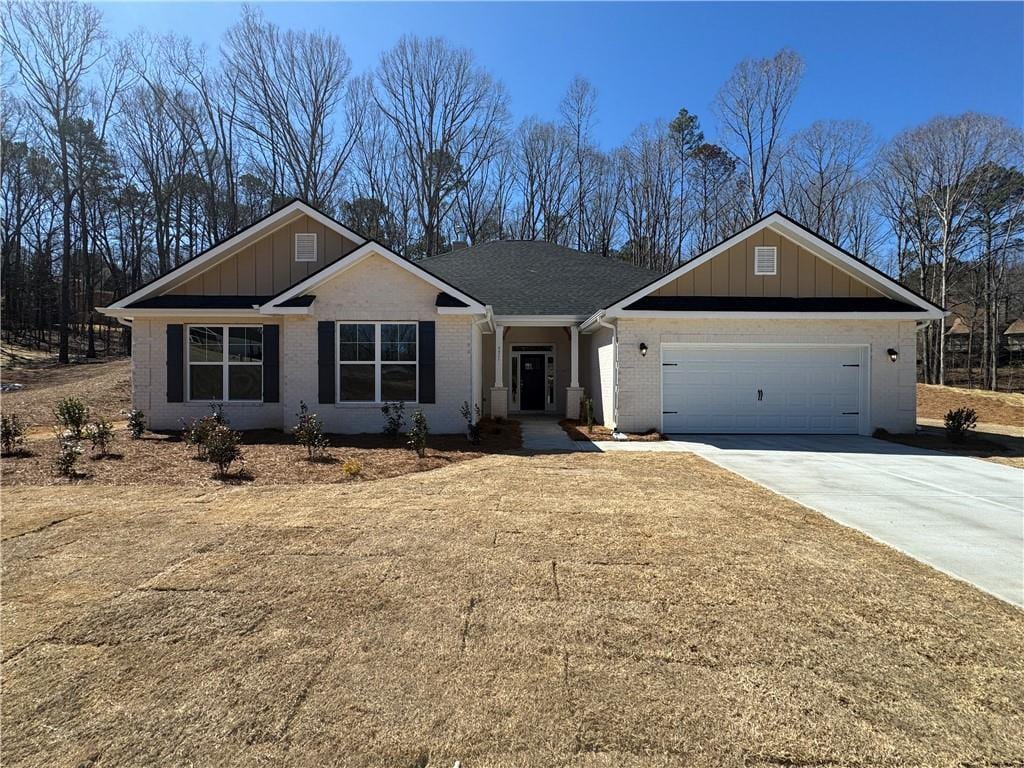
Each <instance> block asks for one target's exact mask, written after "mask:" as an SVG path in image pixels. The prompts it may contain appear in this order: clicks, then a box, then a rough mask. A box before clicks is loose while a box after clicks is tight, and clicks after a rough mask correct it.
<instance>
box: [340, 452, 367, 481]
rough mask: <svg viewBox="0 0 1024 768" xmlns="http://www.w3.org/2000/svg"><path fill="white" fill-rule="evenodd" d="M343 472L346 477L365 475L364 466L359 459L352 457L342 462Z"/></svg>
mask: <svg viewBox="0 0 1024 768" xmlns="http://www.w3.org/2000/svg"><path fill="white" fill-rule="evenodd" d="M341 471H342V472H344V473H345V477H359V476H360V475H361V474H363V465H362V463H360V461H359V459H356V458H352V457H351V456H350V457H349V458H347V459H345V461H343V462H342V464H341Z"/></svg>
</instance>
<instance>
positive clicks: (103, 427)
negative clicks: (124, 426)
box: [85, 419, 114, 456]
mask: <svg viewBox="0 0 1024 768" xmlns="http://www.w3.org/2000/svg"><path fill="white" fill-rule="evenodd" d="M85 436H86V437H87V438H88V439H89V442H90V443H92V449H93V450H94V451H96V452H97V453H98V454H99V455H100V456H106V455H107V449H108V448H109V447H110V443H111V442H112V441H113V439H114V425H113V424H111V423H110V422H109V421H107V420H106V419H96V420H95V421H94V422H92V423H91V424H89V425H87V426H86V428H85Z"/></svg>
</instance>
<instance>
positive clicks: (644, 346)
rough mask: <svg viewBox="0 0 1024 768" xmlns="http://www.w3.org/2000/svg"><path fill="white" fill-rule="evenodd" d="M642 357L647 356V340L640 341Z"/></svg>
mask: <svg viewBox="0 0 1024 768" xmlns="http://www.w3.org/2000/svg"><path fill="white" fill-rule="evenodd" d="M640 357H647V342H645V341H641V342H640Z"/></svg>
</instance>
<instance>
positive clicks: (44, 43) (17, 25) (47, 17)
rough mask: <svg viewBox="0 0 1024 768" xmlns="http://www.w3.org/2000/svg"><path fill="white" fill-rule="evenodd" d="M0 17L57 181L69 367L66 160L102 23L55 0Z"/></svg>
mask: <svg viewBox="0 0 1024 768" xmlns="http://www.w3.org/2000/svg"><path fill="white" fill-rule="evenodd" d="M2 14H3V15H2V24H0V38H2V40H3V43H4V47H5V48H6V49H7V51H8V52H9V53H10V54H11V56H12V57H13V59H14V61H15V63H16V64H17V67H18V72H19V74H20V76H21V81H22V83H23V85H24V88H25V93H26V95H27V96H28V99H29V103H30V104H31V106H32V109H33V112H34V113H35V115H36V118H37V120H38V122H39V125H40V127H41V128H42V130H43V135H44V136H45V139H46V143H47V146H48V148H49V151H50V153H51V156H52V157H53V160H54V164H55V165H56V167H57V172H58V174H59V175H60V188H61V203H62V226H63V235H62V240H61V286H60V311H59V314H58V321H59V324H60V350H59V360H60V362H62V363H67V362H68V361H69V349H68V345H69V329H68V323H69V321H70V318H71V249H72V233H71V221H72V215H73V205H74V195H75V190H74V188H73V186H72V174H71V165H70V158H69V141H68V138H69V126H70V125H71V121H72V120H73V119H74V118H77V117H80V116H81V114H82V111H83V110H84V109H85V105H86V100H87V93H86V87H85V81H86V78H87V77H88V75H89V73H90V71H91V70H93V68H94V67H95V66H96V65H97V63H98V62H99V61H100V59H101V58H102V56H103V53H104V48H103V42H104V34H103V30H102V28H101V21H102V17H101V14H100V12H99V10H98V9H97V8H96V7H95V6H92V5H86V4H85V3H62V2H58V1H57V0H39V1H38V2H19V3H6V4H5V5H4V9H3V11H2Z"/></svg>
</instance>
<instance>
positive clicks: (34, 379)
mask: <svg viewBox="0 0 1024 768" xmlns="http://www.w3.org/2000/svg"><path fill="white" fill-rule="evenodd" d="M131 377H132V374H131V363H130V362H129V361H128V360H126V359H124V358H119V359H114V360H99V361H85V360H82V361H79V362H75V363H71V364H69V365H63V366H62V365H57V363H56V358H55V357H38V356H35V357H33V356H30V355H28V354H17V355H12V354H11V353H8V354H5V355H4V363H3V368H2V369H0V379H2V380H3V381H4V382H5V383H6V382H12V383H17V384H23V385H24V386H25V388H24V389H21V390H18V391H17V392H5V393H3V394H2V395H0V409H2V410H3V412H4V413H16V414H17V415H18V417H19V418H20V419H21V422H22V423H23V424H25V425H26V426H37V427H49V426H51V425H52V424H53V422H54V418H53V407H54V405H56V404H57V401H58V400H60V399H62V398H65V397H78V398H81V399H82V400H84V401H85V402H86V403H88V404H89V406H90V408H91V410H92V413H93V415H95V416H102V417H104V418H107V419H118V418H122V419H123V418H124V417H123V416H122V415H121V414H122V413H123V412H124V411H126V410H128V409H129V408H131Z"/></svg>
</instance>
